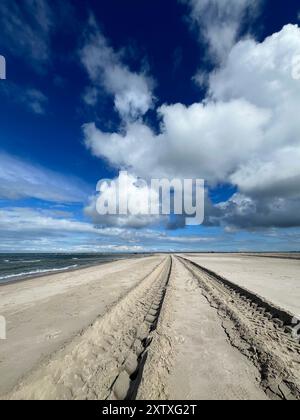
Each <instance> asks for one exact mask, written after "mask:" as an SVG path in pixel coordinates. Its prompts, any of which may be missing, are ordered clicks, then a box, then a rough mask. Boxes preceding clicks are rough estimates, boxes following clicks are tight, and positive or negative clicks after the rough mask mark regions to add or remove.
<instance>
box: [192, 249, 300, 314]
mask: <svg viewBox="0 0 300 420" xmlns="http://www.w3.org/2000/svg"><path fill="white" fill-rule="evenodd" d="M280 255H281V256H282V254H279V256H280ZM187 256H188V258H189V259H191V260H192V261H195V262H197V263H198V264H200V265H202V266H203V267H206V268H208V269H210V270H212V271H214V272H215V273H217V274H219V275H221V276H223V277H226V278H228V279H229V280H231V281H233V282H235V283H236V284H238V285H240V286H242V287H245V288H248V289H249V290H251V291H252V292H254V293H257V294H258V295H260V296H262V297H264V298H266V299H267V300H269V301H271V302H273V303H275V304H276V305H277V306H279V307H281V308H283V309H286V310H287V311H289V312H291V313H292V314H293V315H295V316H297V317H298V318H299V319H300V260H296V259H288V258H287V255H285V256H284V258H278V257H277V258H276V257H275V258H274V254H273V258H271V257H262V256H260V257H257V256H243V255H234V254H228V255H227V254H213V255H212V254H199V255H195V254H190V255H187ZM292 257H293V255H292Z"/></svg>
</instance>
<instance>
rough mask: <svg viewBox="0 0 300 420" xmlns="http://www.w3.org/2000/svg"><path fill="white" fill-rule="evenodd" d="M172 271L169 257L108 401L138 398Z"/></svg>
mask: <svg viewBox="0 0 300 420" xmlns="http://www.w3.org/2000/svg"><path fill="white" fill-rule="evenodd" d="M171 270H172V259H171V258H170V257H169V262H168V265H167V266H166V267H165V269H164V270H163V271H162V273H161V276H160V278H159V284H158V286H157V287H156V289H155V290H154V291H155V294H154V296H153V298H152V301H151V305H150V308H149V310H148V311H147V313H146V314H145V317H144V321H143V323H141V324H140V326H139V328H138V329H137V333H136V339H135V342H134V343H133V346H132V348H133V351H132V352H131V353H130V355H129V357H128V358H127V359H126V360H125V361H124V363H123V365H122V366H121V369H120V374H119V375H118V377H117V378H116V380H115V382H114V384H113V386H112V389H111V393H110V395H109V397H108V399H117V400H122V399H124V400H134V399H135V398H136V395H137V392H138V388H139V384H140V382H141V380H142V375H143V369H144V365H145V363H146V360H147V356H148V350H149V347H150V345H151V341H152V339H151V333H152V332H153V331H155V330H156V328H157V323H158V320H159V316H160V312H161V309H162V305H163V302H164V298H165V295H166V290H167V286H168V283H169V279H170V274H171ZM136 342H138V345H136ZM137 349H138V351H137Z"/></svg>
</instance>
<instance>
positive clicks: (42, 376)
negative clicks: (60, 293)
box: [8, 258, 171, 399]
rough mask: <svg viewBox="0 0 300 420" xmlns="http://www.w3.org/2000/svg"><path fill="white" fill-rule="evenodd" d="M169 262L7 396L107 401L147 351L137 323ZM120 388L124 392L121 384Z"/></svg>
mask: <svg viewBox="0 0 300 420" xmlns="http://www.w3.org/2000/svg"><path fill="white" fill-rule="evenodd" d="M170 263H171V262H170V258H164V259H163V261H161V262H160V263H159V264H158V265H156V266H155V268H154V269H153V270H152V271H151V272H150V273H148V274H147V275H146V276H145V277H144V278H143V279H142V280H141V281H140V282H139V284H138V285H136V286H134V287H133V288H132V289H131V290H130V291H129V292H128V293H126V295H125V296H124V297H123V298H121V299H120V300H119V301H118V302H117V303H116V304H115V305H113V306H112V307H111V308H110V309H109V310H108V312H107V313H106V314H105V315H104V316H102V317H101V318H99V319H97V320H96V321H95V322H94V323H93V324H92V325H91V326H90V327H89V328H88V329H86V330H85V331H83V332H82V334H81V335H79V336H78V337H77V339H76V342H71V343H69V344H68V345H67V346H66V347H65V348H63V349H61V350H60V351H58V352H57V353H56V354H55V355H53V357H51V359H50V360H49V361H47V362H45V363H44V364H43V365H42V366H40V367H39V368H37V369H36V370H35V371H33V372H32V374H30V375H29V376H28V377H26V378H25V379H24V381H22V382H21V383H20V384H18V386H17V388H16V389H15V390H14V391H13V392H12V393H11V394H10V395H8V398H10V399H70V398H72V399H106V398H108V397H109V396H110V394H111V393H112V384H113V383H116V379H117V378H118V377H119V376H122V377H123V383H122V385H123V384H124V383H125V382H126V381H127V382H128V379H127V377H126V374H127V372H126V369H127V370H129V371H132V373H134V371H135V357H136V355H140V354H142V353H143V352H144V350H145V348H144V346H143V344H142V340H140V339H139V338H137V333H138V327H139V326H140V325H141V324H142V323H143V322H144V320H145V318H146V317H147V315H148V314H150V313H149V311H150V310H151V304H150V303H149V302H152V301H153V300H154V298H155V296H156V294H157V293H158V292H159V291H161V290H163V287H164V286H165V283H164V281H165V278H166V276H165V273H166V270H168V269H169V267H170ZM153 324H154V323H153ZM149 330H150V328H149ZM139 333H142V332H141V331H140V332H139ZM147 335H148V332H147ZM122 372H123V373H122ZM132 373H131V374H132ZM127 375H128V374H127ZM128 376H129V375H128ZM129 385H130V382H129ZM119 391H120V392H121V393H122V392H123V388H122V386H121V388H119ZM127 392H128V390H126V395H127ZM126 395H124V398H125V397H126ZM120 396H122V395H119V397H120ZM114 397H116V396H113V395H112V398H114ZM118 399H122V398H118Z"/></svg>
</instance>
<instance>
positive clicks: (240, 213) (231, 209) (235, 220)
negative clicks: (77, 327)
mask: <svg viewBox="0 0 300 420" xmlns="http://www.w3.org/2000/svg"><path fill="white" fill-rule="evenodd" d="M217 207H218V208H219V210H220V212H219V215H218V217H212V218H211V219H212V220H211V221H212V222H213V224H218V223H219V224H220V225H222V226H227V227H233V228H239V229H249V230H255V229H263V228H273V227H276V228H295V227H299V226H300V194H299V195H298V196H297V197H292V198H291V197H271V198H270V197H261V198H259V199H258V198H252V197H249V196H246V195H244V194H240V193H237V194H235V195H234V196H233V197H231V199H230V200H228V201H227V202H226V203H222V204H218V205H217Z"/></svg>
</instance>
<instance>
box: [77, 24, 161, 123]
mask: <svg viewBox="0 0 300 420" xmlns="http://www.w3.org/2000/svg"><path fill="white" fill-rule="evenodd" d="M80 58H81V61H82V63H83V65H84V67H85V69H86V71H87V73H88V75H89V77H90V80H91V82H92V83H93V87H92V88H89V90H88V91H87V92H86V94H85V96H84V98H85V100H86V103H87V104H88V105H91V104H92V105H94V104H95V103H96V97H97V95H96V93H97V91H99V89H101V88H104V89H105V90H106V92H107V93H108V94H110V95H112V96H113V97H114V105H115V109H116V110H117V111H118V113H119V114H120V116H121V117H122V118H123V119H125V120H127V119H136V118H138V117H140V116H142V115H144V114H145V113H146V112H147V111H148V110H149V109H150V108H152V106H153V100H154V98H153V94H152V87H153V82H152V80H151V79H150V78H149V77H147V76H146V74H145V72H143V71H142V72H140V73H136V72H133V71H131V70H130V69H129V67H128V66H127V65H126V64H124V63H123V62H122V59H121V53H120V52H115V51H114V50H113V48H112V47H111V46H110V45H109V42H108V41H107V40H106V38H105V37H104V36H103V35H102V33H101V32H100V30H99V28H98V26H97V24H96V22H95V19H94V18H93V17H91V18H90V22H89V27H88V31H87V35H86V39H85V43H84V46H83V47H82V49H81V51H80Z"/></svg>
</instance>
